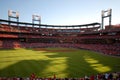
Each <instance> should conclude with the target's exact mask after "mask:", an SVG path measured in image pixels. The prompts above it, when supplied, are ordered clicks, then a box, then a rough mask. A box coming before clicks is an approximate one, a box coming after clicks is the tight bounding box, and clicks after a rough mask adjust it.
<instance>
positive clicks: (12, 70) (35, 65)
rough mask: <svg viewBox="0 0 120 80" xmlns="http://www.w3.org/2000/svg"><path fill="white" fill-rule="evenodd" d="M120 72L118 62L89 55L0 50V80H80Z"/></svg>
mask: <svg viewBox="0 0 120 80" xmlns="http://www.w3.org/2000/svg"><path fill="white" fill-rule="evenodd" d="M114 71H117V72H119V71H120V58H118V57H111V56H106V55H102V54H99V53H96V52H93V51H88V50H80V49H71V48H70V49H68V48H46V49H42V50H35V49H8V50H0V77H29V76H30V74H31V73H35V74H36V75H37V76H38V77H53V75H54V74H55V75H56V77H61V78H63V77H83V76H85V75H88V76H89V75H91V74H97V73H106V72H114Z"/></svg>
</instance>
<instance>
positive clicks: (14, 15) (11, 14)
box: [8, 10, 19, 25]
mask: <svg viewBox="0 0 120 80" xmlns="http://www.w3.org/2000/svg"><path fill="white" fill-rule="evenodd" d="M11 18H14V19H16V20H17V22H19V12H18V11H12V10H8V20H9V25H10V24H11V23H10V21H11ZM17 25H19V24H17Z"/></svg>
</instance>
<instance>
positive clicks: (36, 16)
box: [32, 14, 41, 28]
mask: <svg viewBox="0 0 120 80" xmlns="http://www.w3.org/2000/svg"><path fill="white" fill-rule="evenodd" d="M35 21H37V22H38V23H39V24H41V17H40V16H39V15H35V14H34V15H32V23H33V27H34V22H35ZM39 28H40V25H39Z"/></svg>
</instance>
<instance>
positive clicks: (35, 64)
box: [0, 60, 49, 77]
mask: <svg viewBox="0 0 120 80" xmlns="http://www.w3.org/2000/svg"><path fill="white" fill-rule="evenodd" d="M47 64H49V61H47V60H40V61H38V60H23V61H20V62H17V63H15V64H13V65H10V66H8V67H6V68H4V69H2V70H0V76H1V77H29V76H30V74H31V73H35V74H36V75H37V76H41V77H43V76H45V75H44V74H43V70H44V69H46V66H47Z"/></svg>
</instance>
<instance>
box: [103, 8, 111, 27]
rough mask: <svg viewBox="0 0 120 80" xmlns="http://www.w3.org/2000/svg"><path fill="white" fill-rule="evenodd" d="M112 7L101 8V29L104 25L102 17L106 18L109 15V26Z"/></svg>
mask: <svg viewBox="0 0 120 80" xmlns="http://www.w3.org/2000/svg"><path fill="white" fill-rule="evenodd" d="M105 13H106V15H105ZM111 14H112V9H108V10H106V11H105V10H102V13H101V15H102V19H101V21H102V25H101V27H102V29H103V26H104V18H107V17H109V26H110V27H111V17H112V15H111Z"/></svg>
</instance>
